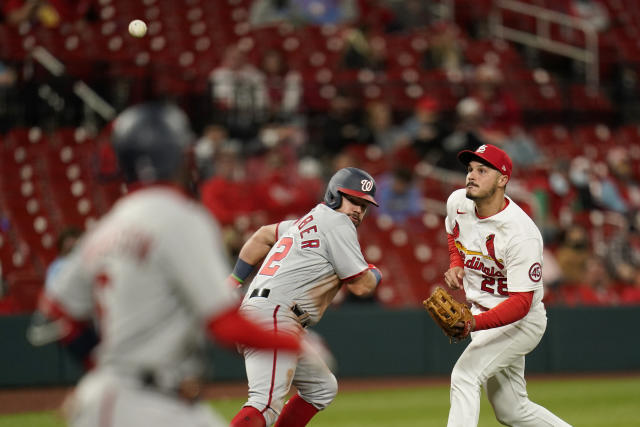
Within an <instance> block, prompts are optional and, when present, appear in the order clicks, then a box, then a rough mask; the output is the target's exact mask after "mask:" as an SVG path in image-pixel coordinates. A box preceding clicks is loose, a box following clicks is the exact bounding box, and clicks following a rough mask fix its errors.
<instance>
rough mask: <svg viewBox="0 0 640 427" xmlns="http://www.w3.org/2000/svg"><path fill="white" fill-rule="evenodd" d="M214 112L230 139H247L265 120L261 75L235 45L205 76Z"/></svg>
mask: <svg viewBox="0 0 640 427" xmlns="http://www.w3.org/2000/svg"><path fill="white" fill-rule="evenodd" d="M209 81H210V84H211V94H212V99H213V102H214V108H215V110H216V111H217V112H218V113H219V114H220V115H221V117H220V118H221V119H223V121H224V122H225V124H226V125H227V126H228V127H229V130H230V133H231V135H232V136H237V137H250V136H253V135H255V133H256V131H257V128H258V126H259V125H260V124H261V123H263V122H264V121H265V118H266V112H267V106H268V99H269V98H268V92H267V87H266V84H265V75H264V74H263V73H262V72H261V71H260V70H258V69H257V68H256V67H254V66H253V65H252V64H250V63H249V61H248V60H247V57H246V56H245V54H244V52H243V51H242V50H241V49H240V48H239V47H238V46H236V45H232V46H229V47H228V48H227V50H226V51H225V54H224V58H223V61H222V64H221V65H220V66H219V67H217V68H215V69H214V70H213V71H212V72H211V74H210V75H209Z"/></svg>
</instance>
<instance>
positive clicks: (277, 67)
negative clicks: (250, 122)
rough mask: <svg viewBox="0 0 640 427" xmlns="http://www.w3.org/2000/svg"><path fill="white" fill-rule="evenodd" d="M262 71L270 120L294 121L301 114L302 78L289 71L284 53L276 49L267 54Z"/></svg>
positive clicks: (295, 72) (264, 57) (263, 60)
mask: <svg viewBox="0 0 640 427" xmlns="http://www.w3.org/2000/svg"><path fill="white" fill-rule="evenodd" d="M261 71H262V72H263V73H264V75H265V84H266V86H267V104H268V106H269V107H268V108H269V112H270V119H272V120H274V119H275V120H283V121H287V120H291V119H293V118H294V116H295V115H296V114H297V113H299V112H300V101H301V99H302V76H301V75H300V73H298V72H297V71H294V70H291V69H289V67H288V65H287V63H286V61H285V58H284V57H283V55H282V52H280V51H279V50H275V49H271V50H268V51H266V52H265V54H264V56H263V57H262V63H261Z"/></svg>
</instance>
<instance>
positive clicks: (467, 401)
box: [445, 189, 569, 427]
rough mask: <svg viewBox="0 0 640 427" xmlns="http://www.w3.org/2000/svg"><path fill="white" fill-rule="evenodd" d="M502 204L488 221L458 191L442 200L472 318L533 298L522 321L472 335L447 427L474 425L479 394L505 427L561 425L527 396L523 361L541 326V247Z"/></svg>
mask: <svg viewBox="0 0 640 427" xmlns="http://www.w3.org/2000/svg"><path fill="white" fill-rule="evenodd" d="M505 197H506V196H505ZM506 200H507V205H506V206H505V208H504V209H503V210H502V211H500V212H498V213H497V214H495V215H493V216H490V217H488V218H481V217H478V215H477V213H476V210H475V204H474V202H473V201H472V200H469V199H467V197H466V190H465V189H461V190H457V191H455V192H454V193H452V194H451V196H450V197H449V199H448V200H447V218H446V220H445V221H446V230H447V233H449V234H450V235H452V236H453V238H454V240H455V245H456V247H457V248H458V251H459V252H460V255H461V256H462V259H463V262H464V272H465V275H464V279H463V284H464V290H465V293H466V296H467V299H468V301H469V302H471V303H472V312H473V314H474V315H475V314H479V313H481V312H483V311H487V310H488V309H491V308H494V307H495V306H496V305H498V304H500V303H501V302H502V301H504V300H505V299H506V298H507V297H508V295H509V292H529V291H533V301H532V303H531V308H530V310H529V313H528V314H527V315H526V316H525V317H524V318H522V319H520V320H518V321H516V322H514V323H511V324H508V325H505V326H501V327H498V328H493V329H486V330H480V331H476V332H472V333H471V338H472V341H471V343H470V344H469V346H468V347H467V348H466V349H465V351H464V352H463V353H462V355H461V356H460V358H459V359H458V361H457V363H456V365H455V367H454V369H453V372H452V374H451V409H450V412H449V422H448V426H460V427H469V426H475V425H477V424H478V417H479V413H480V392H481V387H484V389H485V391H486V393H487V396H488V398H489V401H490V402H491V404H492V406H493V408H494V411H495V414H496V417H497V419H498V420H499V421H500V422H501V423H503V424H505V425H517V426H531V427H540V426H568V425H569V424H567V423H566V422H564V421H562V420H561V419H560V418H558V417H557V416H555V415H554V414H552V413H551V412H549V411H548V410H547V409H545V408H543V407H541V406H539V405H537V404H535V403H533V402H531V401H530V400H529V398H528V396H527V391H526V383H525V379H524V367H525V355H526V354H528V353H529V352H531V351H532V350H533V349H534V348H535V347H536V346H537V345H538V343H539V342H540V339H541V338H542V336H543V334H544V331H545V328H546V325H547V317H546V311H545V308H544V305H543V303H542V297H543V293H544V290H543V284H542V250H543V242H542V236H541V235H540V231H539V230H538V228H537V227H536V225H535V224H534V222H533V221H532V220H531V219H530V218H529V216H528V215H527V214H526V213H525V212H524V211H523V210H522V209H521V208H520V207H519V206H518V205H517V204H516V203H515V202H513V200H511V199H510V198H508V197H506Z"/></svg>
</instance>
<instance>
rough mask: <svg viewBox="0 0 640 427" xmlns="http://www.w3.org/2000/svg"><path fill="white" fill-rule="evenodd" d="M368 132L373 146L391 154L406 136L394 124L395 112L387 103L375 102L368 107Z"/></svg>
mask: <svg viewBox="0 0 640 427" xmlns="http://www.w3.org/2000/svg"><path fill="white" fill-rule="evenodd" d="M366 114H367V131H368V133H369V138H370V140H371V142H372V143H373V144H375V145H376V146H378V147H380V149H382V151H384V152H387V153H388V152H391V151H392V150H393V149H394V148H395V147H396V145H397V143H398V141H399V140H401V139H403V138H404V136H405V134H404V132H403V131H402V129H401V128H399V127H398V126H395V125H394V123H393V112H392V111H391V107H390V106H389V104H388V103H387V102H385V101H382V100H380V101H373V102H371V103H369V104H368V105H367V108H366Z"/></svg>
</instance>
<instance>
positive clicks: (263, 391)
mask: <svg viewBox="0 0 640 427" xmlns="http://www.w3.org/2000/svg"><path fill="white" fill-rule="evenodd" d="M297 358H298V356H297V355H296V354H293V353H289V352H283V351H276V350H272V351H263V350H255V349H245V351H244V360H245V369H246V371H247V379H248V382H249V399H248V400H247V402H246V403H245V405H244V406H245V408H244V409H243V410H242V411H240V413H238V415H237V416H236V418H234V419H233V420H232V422H231V426H236V425H237V426H245V425H246V426H253V425H256V426H258V425H260V424H255V423H253V422H246V421H247V420H243V419H244V418H246V417H249V418H254V417H259V416H262V418H264V423H265V424H264V425H266V426H270V425H272V424H273V423H274V422H275V421H276V419H277V418H278V415H280V411H281V410H282V406H283V405H284V399H285V397H286V396H287V393H288V392H289V389H290V388H291V381H292V379H293V375H294V373H295V370H296V362H297ZM247 407H250V408H254V409H255V411H254V410H251V409H249V408H247ZM241 421H245V422H244V423H241Z"/></svg>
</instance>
